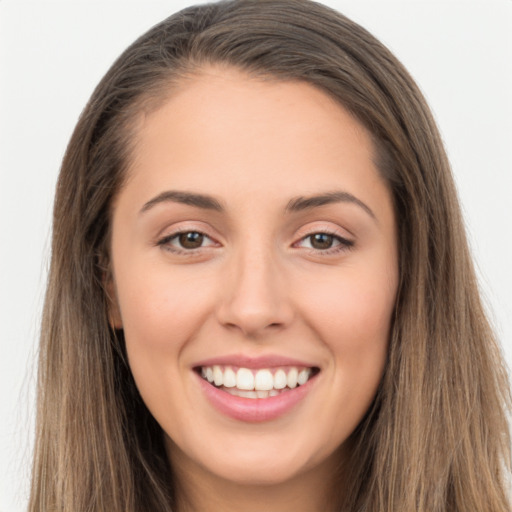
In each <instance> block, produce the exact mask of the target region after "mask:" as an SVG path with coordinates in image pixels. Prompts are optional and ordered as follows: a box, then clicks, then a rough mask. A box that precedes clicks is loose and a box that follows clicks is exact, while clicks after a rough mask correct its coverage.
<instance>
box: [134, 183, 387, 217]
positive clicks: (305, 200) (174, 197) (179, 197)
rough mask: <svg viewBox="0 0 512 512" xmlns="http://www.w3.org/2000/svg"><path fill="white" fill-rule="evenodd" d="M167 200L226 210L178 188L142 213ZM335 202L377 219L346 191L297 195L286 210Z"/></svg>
mask: <svg viewBox="0 0 512 512" xmlns="http://www.w3.org/2000/svg"><path fill="white" fill-rule="evenodd" d="M166 202H173V203H181V204H186V205H189V206H195V207H196V208H202V209H204V210H213V211H216V212H222V211H224V208H223V206H222V205H221V203H220V202H219V201H218V200H217V199H215V198H214V197H212V196H210V195H207V194H198V193H193V192H182V191H176V190H166V191H165V192H162V193H161V194H158V195H157V196H156V197H154V198H153V199H150V200H149V201H148V202H147V203H145V204H144V206H143V207H142V208H141V210H140V213H141V214H142V213H144V212H147V211H148V210H150V209H151V208H153V207H155V206H156V205H158V204H161V203H166ZM333 203H352V204H355V205H357V206H359V207H360V208H362V209H363V210H364V211H365V212H366V213H367V214H368V215H369V216H370V217H372V218H373V219H374V220H376V219H377V218H376V216H375V214H374V213H373V211H372V210H371V208H370V207H369V206H368V205H366V204H365V203H363V201H361V200H360V199H358V198H357V197H355V196H354V195H352V194H350V193H349V192H345V191H335V192H326V193H322V194H316V195H314V196H309V197H303V196H300V197H295V198H293V199H291V200H290V201H289V202H288V204H287V205H286V208H285V211H286V212H291V213H294V212H300V211H304V210H309V209H312V208H318V207H320V206H326V205H329V204H333Z"/></svg>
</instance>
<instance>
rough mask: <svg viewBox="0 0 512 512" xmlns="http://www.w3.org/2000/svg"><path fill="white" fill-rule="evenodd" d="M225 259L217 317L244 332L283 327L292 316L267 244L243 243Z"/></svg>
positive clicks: (270, 248) (284, 288) (283, 286)
mask: <svg viewBox="0 0 512 512" xmlns="http://www.w3.org/2000/svg"><path fill="white" fill-rule="evenodd" d="M230 260H231V261H229V265H230V267H231V268H230V270H231V272H229V275H230V278H229V279H228V282H227V283H225V285H226V286H225V289H224V290H223V291H222V299H221V301H220V308H219V313H220V314H219V319H220V321H221V322H222V323H223V324H224V325H227V326H231V327H237V328H239V329H240V330H241V331H242V332H243V333H244V334H246V335H257V334H258V333H262V332H263V331H264V330H265V329H268V328H270V327H272V328H274V329H275V328H278V327H284V326H285V325H286V324H288V323H289V322H290V320H291V317H292V311H291V305H290V303H289V300H288V294H287V287H286V282H285V278H284V276H283V275H282V273H280V272H279V265H278V261H277V256H276V254H275V251H273V249H272V247H271V246H270V245H269V244H258V243H255V242H253V243H246V244H244V245H243V246H241V247H239V248H238V250H236V251H234V253H233V255H232V258H230Z"/></svg>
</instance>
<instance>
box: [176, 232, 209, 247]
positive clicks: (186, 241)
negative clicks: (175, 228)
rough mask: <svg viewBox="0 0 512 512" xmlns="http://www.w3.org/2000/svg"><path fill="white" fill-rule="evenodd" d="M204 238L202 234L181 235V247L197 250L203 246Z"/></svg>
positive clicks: (189, 233)
mask: <svg viewBox="0 0 512 512" xmlns="http://www.w3.org/2000/svg"><path fill="white" fill-rule="evenodd" d="M203 238H204V236H203V235H202V234H201V233H196V232H194V231H190V232H188V233H181V235H180V238H179V240H180V245H181V246H182V247H184V248H185V249H197V248H198V247H201V245H202V244H203Z"/></svg>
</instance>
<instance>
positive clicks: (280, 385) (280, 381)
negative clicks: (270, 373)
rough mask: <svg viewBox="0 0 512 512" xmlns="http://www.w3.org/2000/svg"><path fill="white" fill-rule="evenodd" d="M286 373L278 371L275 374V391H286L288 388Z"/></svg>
mask: <svg viewBox="0 0 512 512" xmlns="http://www.w3.org/2000/svg"><path fill="white" fill-rule="evenodd" d="M286 384H287V380H286V373H284V371H283V370H277V372H276V373H275V374H274V388H275V389H284V388H285V387H286Z"/></svg>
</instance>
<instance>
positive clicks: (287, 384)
mask: <svg viewBox="0 0 512 512" xmlns="http://www.w3.org/2000/svg"><path fill="white" fill-rule="evenodd" d="M201 376H202V377H203V378H204V379H206V380H207V381H208V382H210V383H211V384H214V385H215V386H217V387H219V388H220V387H223V388H225V390H226V391H228V389H226V388H229V391H230V392H231V391H232V393H231V394H235V395H237V396H245V394H244V395H240V394H238V391H243V392H244V393H245V392H253V391H255V392H254V393H252V394H251V393H249V394H250V396H247V398H268V397H271V396H276V394H279V393H280V392H281V390H285V388H288V389H294V388H296V387H297V386H302V385H304V384H305V383H306V382H307V381H308V380H309V378H310V377H311V368H301V369H300V371H299V369H298V368H296V367H293V366H292V367H290V368H286V369H283V368H279V369H277V370H275V371H274V374H272V370H270V369H269V368H262V369H260V370H251V369H249V368H238V370H237V371H236V373H235V371H234V369H233V368H232V367H230V366H226V367H222V366H221V365H213V366H203V367H202V368H201Z"/></svg>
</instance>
